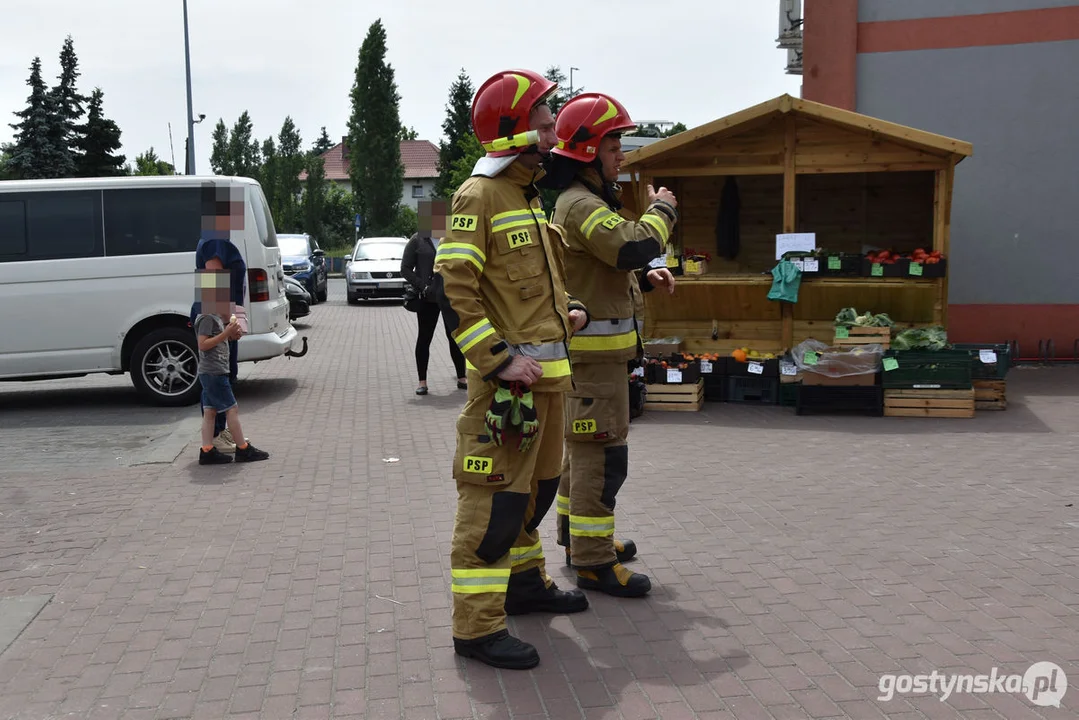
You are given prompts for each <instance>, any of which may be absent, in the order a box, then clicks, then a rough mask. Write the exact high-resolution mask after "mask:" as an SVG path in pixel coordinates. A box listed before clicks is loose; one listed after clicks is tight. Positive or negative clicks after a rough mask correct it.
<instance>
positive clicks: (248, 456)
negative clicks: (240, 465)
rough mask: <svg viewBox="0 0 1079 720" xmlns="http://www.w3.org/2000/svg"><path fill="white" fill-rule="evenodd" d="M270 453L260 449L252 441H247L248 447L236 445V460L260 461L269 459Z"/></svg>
mask: <svg viewBox="0 0 1079 720" xmlns="http://www.w3.org/2000/svg"><path fill="white" fill-rule="evenodd" d="M269 459H270V453H268V452H266V451H265V450H259V449H258V448H257V447H255V446H254V445H252V444H251V443H247V447H245V448H242V447H240V446H239V445H237V446H236V462H258V461H259V460H269Z"/></svg>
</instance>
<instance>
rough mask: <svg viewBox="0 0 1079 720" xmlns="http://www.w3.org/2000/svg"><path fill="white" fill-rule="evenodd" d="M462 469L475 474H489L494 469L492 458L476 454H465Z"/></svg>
mask: <svg viewBox="0 0 1079 720" xmlns="http://www.w3.org/2000/svg"><path fill="white" fill-rule="evenodd" d="M463 469H464V471H465V472H466V473H475V474H477V475H490V474H491V471H492V470H493V469H494V460H492V459H491V458H489V457H477V456H476V455H467V456H465V461H464V467H463Z"/></svg>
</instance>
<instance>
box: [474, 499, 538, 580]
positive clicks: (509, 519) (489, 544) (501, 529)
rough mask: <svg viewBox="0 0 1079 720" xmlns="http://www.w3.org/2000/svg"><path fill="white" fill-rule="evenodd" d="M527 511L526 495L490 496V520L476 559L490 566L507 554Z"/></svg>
mask: <svg viewBox="0 0 1079 720" xmlns="http://www.w3.org/2000/svg"><path fill="white" fill-rule="evenodd" d="M527 509H528V493H514V492H496V493H495V494H494V495H492V496H491V519H490V520H488V521H487V532H485V533H484V534H483V540H482V541H480V546H479V547H478V548H476V557H478V558H479V559H480V560H483V561H484V562H485V563H488V564H490V563H493V562H496V561H497V560H498V559H499V558H500V557H502V556H503V555H505V554H506V553H508V552H509V551H510V548H511V547H513V543H514V541H515V540H517V536H518V535H520V534H521V525H523V524H524V519H525V510H527Z"/></svg>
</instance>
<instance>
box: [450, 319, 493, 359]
mask: <svg viewBox="0 0 1079 720" xmlns="http://www.w3.org/2000/svg"><path fill="white" fill-rule="evenodd" d="M494 334H495V329H494V327H493V326H492V325H491V321H490V320H488V319H487V318H484V319H483V320H480V321H479V322H478V323H476V324H475V325H473V326H472V327H470V328H469V329H467V330H465V331H464V332H462V333H458V334H457V337H456V342H457V347H459V348H461V352H468V351H469V350H471V349H472V348H473V347H475V346H476V343H478V342H479V341H481V340H483V339H484V338H485V337H488V336H490V335H494Z"/></svg>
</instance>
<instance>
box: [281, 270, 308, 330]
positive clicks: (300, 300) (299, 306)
mask: <svg viewBox="0 0 1079 720" xmlns="http://www.w3.org/2000/svg"><path fill="white" fill-rule="evenodd" d="M285 297H287V298H288V319H289V320H290V321H292V320H295V319H296V318H302V317H304V316H306V315H310V314H311V294H310V293H309V292H307V290H306V289H305V288H304V286H303V285H301V284H300V283H299V282H297V281H296V280H293V279H292V278H290V277H286V278H285Z"/></svg>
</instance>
